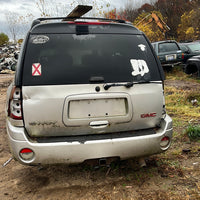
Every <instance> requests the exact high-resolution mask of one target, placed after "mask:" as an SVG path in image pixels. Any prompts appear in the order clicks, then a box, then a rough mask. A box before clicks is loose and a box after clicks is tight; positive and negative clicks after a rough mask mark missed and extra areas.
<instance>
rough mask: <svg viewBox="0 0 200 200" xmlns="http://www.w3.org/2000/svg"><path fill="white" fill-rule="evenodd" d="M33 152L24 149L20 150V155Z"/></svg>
mask: <svg viewBox="0 0 200 200" xmlns="http://www.w3.org/2000/svg"><path fill="white" fill-rule="evenodd" d="M32 152H33V151H32V150H31V149H28V148H25V149H22V150H21V151H20V153H32Z"/></svg>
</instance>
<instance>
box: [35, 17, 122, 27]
mask: <svg viewBox="0 0 200 200" xmlns="http://www.w3.org/2000/svg"><path fill="white" fill-rule="evenodd" d="M77 19H80V20H99V21H110V22H118V23H126V21H125V20H122V19H108V18H95V17H48V18H38V19H36V20H34V21H33V23H32V25H31V28H32V27H33V26H35V25H37V24H40V22H42V21H49V20H62V21H70V20H71V21H75V20H77Z"/></svg>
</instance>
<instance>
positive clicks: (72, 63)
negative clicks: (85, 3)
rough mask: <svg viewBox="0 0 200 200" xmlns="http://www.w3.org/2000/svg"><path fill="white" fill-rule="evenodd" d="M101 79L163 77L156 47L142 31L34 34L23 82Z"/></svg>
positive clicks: (81, 81)
mask: <svg viewBox="0 0 200 200" xmlns="http://www.w3.org/2000/svg"><path fill="white" fill-rule="evenodd" d="M98 77H100V78H98ZM98 79H100V80H103V81H104V82H105V83H113V82H114V83H116V82H129V81H130V82H131V81H157V80H160V79H161V78H160V75H159V71H158V67H157V63H156V60H155V57H154V55H153V54H152V50H151V49H150V47H149V45H148V43H147V42H146V40H145V38H144V37H143V36H142V35H118V34H116V35H115V34H114V35H113V34H112V35H111V34H89V35H76V34H45V35H31V36H30V38H29V41H28V45H27V49H26V54H25V61H24V68H23V85H53V84H56V85H58V84H88V83H92V81H91V80H98Z"/></svg>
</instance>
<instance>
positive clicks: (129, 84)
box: [103, 82, 133, 90]
mask: <svg viewBox="0 0 200 200" xmlns="http://www.w3.org/2000/svg"><path fill="white" fill-rule="evenodd" d="M117 86H125V87H126V88H130V87H132V86H133V82H127V83H106V84H105V85H104V86H103V87H104V89H105V90H108V89H109V88H110V87H117Z"/></svg>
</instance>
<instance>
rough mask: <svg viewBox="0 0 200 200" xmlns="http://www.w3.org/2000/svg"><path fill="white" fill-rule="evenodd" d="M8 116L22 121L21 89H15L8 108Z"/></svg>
mask: <svg viewBox="0 0 200 200" xmlns="http://www.w3.org/2000/svg"><path fill="white" fill-rule="evenodd" d="M8 116H9V117H11V118H12V119H15V120H21V119H22V106H21V89H20V88H16V87H13V89H12V92H11V95H10V99H9V106H8Z"/></svg>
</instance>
